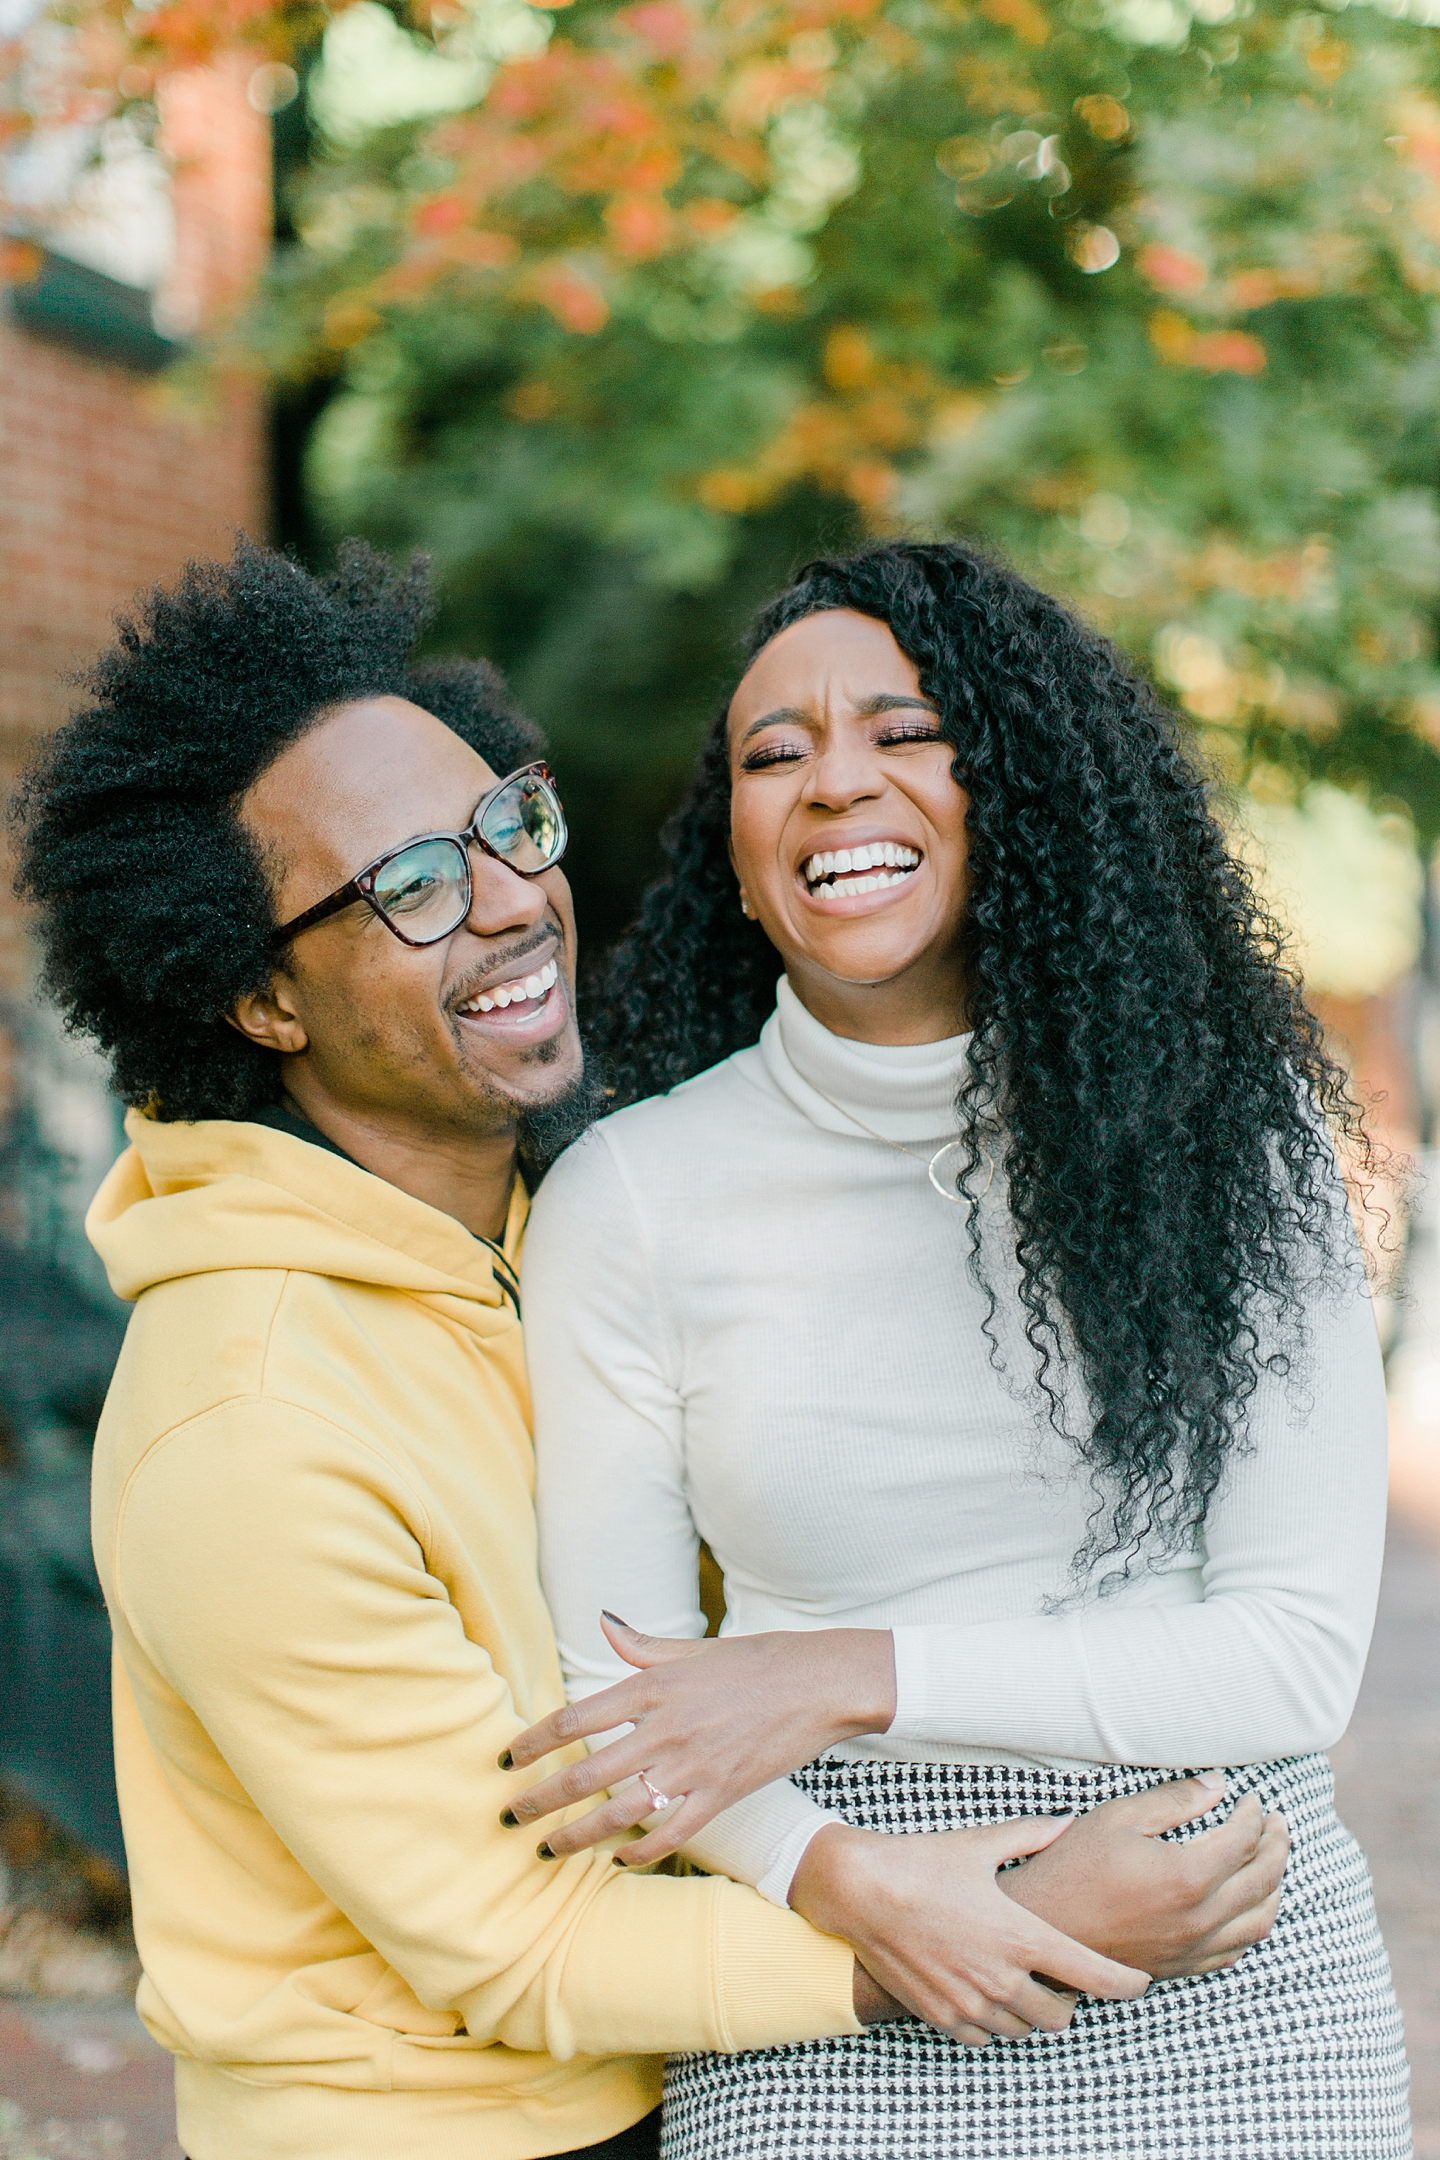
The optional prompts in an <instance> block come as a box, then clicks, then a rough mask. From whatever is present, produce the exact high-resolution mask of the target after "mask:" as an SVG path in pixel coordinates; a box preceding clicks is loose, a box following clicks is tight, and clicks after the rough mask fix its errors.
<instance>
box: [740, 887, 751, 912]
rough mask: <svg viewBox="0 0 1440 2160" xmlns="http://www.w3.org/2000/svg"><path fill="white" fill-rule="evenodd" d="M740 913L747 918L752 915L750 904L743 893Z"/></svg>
mask: <svg viewBox="0 0 1440 2160" xmlns="http://www.w3.org/2000/svg"><path fill="white" fill-rule="evenodd" d="M740 913H741V914H742V915H745V916H748V915H749V913H750V902H749V901H748V900H747V899H746V897H745V895H744V893H743V892H742V893H741V895H740Z"/></svg>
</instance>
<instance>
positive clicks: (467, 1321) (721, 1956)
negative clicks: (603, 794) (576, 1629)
mask: <svg viewBox="0 0 1440 2160" xmlns="http://www.w3.org/2000/svg"><path fill="white" fill-rule="evenodd" d="M128 1130H129V1133H130V1138H131V1142H132V1145H131V1146H130V1148H129V1149H128V1150H127V1151H126V1153H125V1154H124V1155H123V1156H122V1157H121V1159H120V1161H119V1162H118V1163H117V1164H116V1165H115V1168H114V1169H113V1170H112V1171H111V1173H110V1175H109V1177H108V1178H107V1179H106V1181H105V1183H104V1185H103V1186H102V1187H101V1190H100V1192H99V1194H98V1196H97V1198H96V1200H95V1203H94V1206H93V1208H92V1210H91V1214H90V1220H89V1226H88V1227H89V1231H90V1236H91V1238H92V1240H93V1242H94V1244H95V1246H96V1248H97V1249H98V1251H99V1252H100V1254H101V1256H102V1258H103V1259H104V1261H105V1264H106V1267H107V1268H108V1270H109V1274H110V1280H111V1282H112V1283H113V1285H114V1287H115V1289H116V1290H117V1291H118V1293H119V1294H120V1296H121V1297H125V1298H133V1299H136V1300H138V1303H137V1305H136V1309H135V1313H134V1316H133V1318H132V1320H131V1323H130V1328H129V1333H128V1335H127V1336H126V1340H125V1347H124V1351H123V1353H122V1355H121V1359H120V1364H119V1367H118V1369H117V1371H116V1375H115V1380H114V1383H113V1385H112V1387H111V1390H110V1396H109V1400H108V1402H107V1403H106V1406H105V1414H104V1417H103V1418H102V1420H101V1423H100V1430H99V1434H98V1436H97V1440H96V1446H95V1482H94V1538H95V1554H96V1560H97V1563H98V1565H99V1569H100V1577H101V1581H102V1582H103V1584H104V1587H105V1595H106V1599H107V1601H108V1603H109V1607H110V1615H111V1619H112V1622H113V1624H114V1629H115V1646H116V1661H115V1744H116V1761H117V1766H118V1775H119V1785H120V1805H121V1812H122V1815H123V1818H124V1824H125V1839H126V1846H127V1849H128V1852H129V1856H130V1864H131V1871H132V1884H133V1890H134V1898H135V1925H136V1934H137V1937H138V1940H139V1945H140V1952H141V1958H142V1961H143V1964H144V1973H145V1976H144V1979H143V1980H142V1982H141V1987H140V1995H139V2007H140V2011H141V2014H142V2016H143V2017H144V2019H145V2022H146V2024H147V2025H148V2026H149V2028H150V2030H151V2031H152V2032H153V2033H154V2035H155V2036H156V2038H157V2039H158V2040H160V2041H162V2042H163V2043H164V2044H165V2046H166V2047H168V2048H171V2049H172V2050H173V2051H174V2053H175V2055H176V2057H177V2058H178V2060H177V2065H176V2088H177V2098H178V2105H179V2118H180V2136H181V2140H182V2143H183V2144H184V2147H185V2150H186V2152H187V2153H188V2154H189V2155H190V2156H191V2160H371V2156H373V2160H531V2156H535V2155H539V2154H548V2153H555V2152H564V2151H567V2150H569V2149H571V2148H572V2147H575V2146H583V2145H587V2144H589V2143H591V2142H595V2141H598V2140H600V2139H603V2138H606V2137H609V2136H612V2135H613V2134H614V2133H615V2132H616V2131H618V2130H620V2129H623V2128H624V2127H625V2125H626V2124H628V2123H630V2122H633V2121H635V2120H636V2119H637V2118H638V2117H640V2116H641V2115H643V2114H644V2113H645V2112H646V2111H647V2109H649V2108H650V2107H652V2106H653V2105H654V2104H655V2100H656V2098H657V2094H658V2072H657V2065H656V2064H655V2063H654V2062H653V2061H645V2060H641V2059H637V2057H645V2056H652V2057H653V2056H655V2055H658V2054H661V2053H663V2052H666V2051H669V2050H672V2049H687V2048H719V2049H732V2048H754V2047H768V2046H772V2045H776V2044H779V2043H781V2042H785V2041H794V2040H808V2039H814V2038H818V2037H820V2036H822V2035H824V2034H827V2033H847V2032H854V2031H856V2030H857V2027H856V2024H855V2020H854V2016H853V2012H852V2010H851V2001H850V1990H851V1970H852V1968H851V1958H850V1952H849V1950H848V1948H847V1947H846V1946H845V1945H844V1944H842V1943H839V1942H836V1941H834V1940H832V1939H831V1938H829V1937H826V1936H822V1935H817V1934H815V1933H814V1932H813V1931H812V1930H811V1929H809V1928H808V1927H806V1926H805V1924H804V1923H803V1922H802V1921H801V1920H799V1919H798V1918H797V1917H796V1916H795V1915H793V1914H791V1913H787V1912H782V1911H779V1910H777V1909H776V1908H775V1907H774V1906H772V1905H768V1904H766V1903H765V1902H764V1901H763V1900H761V1899H760V1898H759V1897H757V1896H756V1895H755V1894H754V1892H753V1891H750V1890H748V1889H744V1888H742V1887H740V1886H738V1885H736V1884H734V1883H729V1882H723V1881H719V1880H713V1881H680V1880H670V1879H668V1878H664V1877H656V1876H650V1877H643V1876H636V1877H630V1876H626V1875H625V1874H624V1873H622V1872H621V1871H619V1870H617V1869H615V1868H613V1867H612V1866H611V1864H610V1857H609V1854H608V1852H600V1853H596V1854H589V1855H579V1856H576V1857H575V1858H573V1859H570V1860H566V1861H560V1862H551V1863H546V1862H544V1861H541V1860H539V1859H537V1858H536V1856H535V1844H536V1838H535V1834H534V1832H533V1831H531V1832H527V1831H524V1830H514V1831H506V1830H503V1829H502V1828H501V1827H500V1823H499V1814H500V1810H501V1808H502V1807H503V1806H504V1805H505V1802H506V1800H507V1799H509V1798H511V1797H513V1794H514V1790H515V1783H516V1781H515V1778H514V1776H513V1775H507V1774H506V1773H504V1772H502V1771H501V1770H500V1769H499V1767H498V1764H497V1757H498V1756H499V1754H500V1752H501V1750H502V1749H503V1748H505V1747H506V1746H507V1745H508V1744H509V1742H510V1741H511V1740H512V1739H513V1738H514V1736H515V1734H516V1733H517V1732H519V1731H521V1730H522V1729H523V1728H524V1727H525V1726H526V1725H528V1724H530V1723H531V1722H532V1721H533V1720H534V1719H535V1718H537V1717H541V1716H543V1715H544V1714H545V1713H546V1712H547V1711H549V1710H551V1709H553V1708H554V1707H555V1706H556V1705H557V1704H558V1703H559V1702H560V1701H561V1700H562V1692H561V1685H560V1675H559V1669H558V1665H557V1661H556V1656H555V1649H554V1643H553V1639H552V1635H551V1629H550V1621H549V1616H548V1614H547V1613H546V1610H545V1606H544V1603H543V1602H542V1599H541V1594H540V1589H539V1584H538V1581H537V1577H536V1568H535V1524H534V1515H533V1509H532V1470H531V1451H530V1436H529V1429H528V1407H529V1406H528V1400H527V1395H526V1387H525V1376H524V1365H523V1361H522V1356H521V1343H520V1329H519V1325H518V1323H517V1319H516V1315H515V1312H514V1309H513V1305H512V1303H511V1302H510V1300H509V1297H508V1295H507V1294H506V1292H505V1290H504V1289H503V1288H502V1285H501V1282H500V1281H499V1279H498V1278H497V1275H496V1272H495V1270H494V1267H493V1266H492V1257H491V1253H490V1251H489V1250H488V1249H487V1247H486V1246H485V1245H484V1244H482V1243H480V1242H479V1241H477V1240H476V1239H474V1238H472V1237H470V1236H469V1235H468V1234H467V1232H466V1231H464V1230H463V1229H462V1228H461V1226H460V1225H459V1224H458V1223H457V1222H455V1221H453V1220H452V1219H451V1218H450V1217H449V1216H447V1215H443V1214H440V1213H439V1212H438V1211H437V1210H436V1209H434V1208H431V1207H427V1206H426V1205H425V1204H424V1203H423V1202H421V1201H418V1200H414V1199H411V1198H410V1197H409V1195H408V1194H405V1193H402V1192H400V1191H398V1190H397V1189H396V1188H395V1187H394V1186H391V1185H387V1184H386V1183H384V1182H383V1181H382V1180H381V1179H379V1178H375V1177H372V1176H370V1175H369V1173H368V1172H366V1171H364V1170H361V1169H359V1168H358V1167H356V1166H355V1165H354V1164H352V1163H350V1162H348V1161H347V1160H345V1159H344V1158H343V1157H340V1156H337V1155H334V1154H331V1153H329V1152H328V1151H326V1150H325V1149H324V1148H322V1147H319V1146H316V1145H312V1144H311V1143H310V1142H309V1141H306V1140H303V1139H299V1138H296V1137H292V1136H291V1135H290V1134H288V1133H284V1132H279V1131H272V1130H270V1129H269V1128H267V1127H265V1126H260V1125H249V1124H228V1123H221V1122H215V1123H207V1124H197V1125H162V1124H157V1123H155V1122H153V1121H151V1120H148V1119H146V1118H143V1117H137V1116H134V1115H132V1116H131V1118H130V1120H129V1124H128ZM522 1221H523V1204H522V1203H520V1202H519V1201H517V1205H516V1207H515V1208H514V1209H513V1210H512V1214H511V1221H510V1226H509V1229H508V1231H507V1239H506V1243H507V1250H508V1252H509V1254H510V1256H511V1257H512V1258H513V1256H514V1251H515V1247H516V1246H517V1244H518V1240H519V1235H520V1228H521V1223H522ZM552 1767H553V1765H552Z"/></svg>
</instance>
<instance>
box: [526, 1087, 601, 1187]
mask: <svg viewBox="0 0 1440 2160" xmlns="http://www.w3.org/2000/svg"><path fill="white" fill-rule="evenodd" d="M604 1114H605V1087H604V1082H603V1079H602V1076H601V1071H600V1067H599V1065H598V1063H597V1062H596V1060H595V1059H594V1058H592V1057H589V1056H587V1057H586V1059H585V1062H584V1065H583V1066H582V1068H581V1071H580V1077H579V1079H578V1080H575V1081H573V1082H572V1083H571V1085H570V1086H569V1087H568V1088H566V1089H565V1090H564V1091H563V1092H562V1093H561V1094H559V1095H556V1096H553V1097H552V1098H551V1100H550V1101H549V1102H545V1103H537V1104H536V1105H534V1107H533V1108H531V1109H529V1110H527V1111H525V1113H524V1115H523V1116H522V1117H521V1119H520V1125H519V1145H520V1167H521V1169H522V1170H523V1171H524V1173H525V1183H526V1184H527V1185H528V1186H529V1188H530V1190H531V1192H534V1190H535V1188H536V1186H537V1185H538V1184H539V1183H540V1180H541V1179H542V1178H543V1177H544V1175H545V1173H546V1171H547V1170H548V1169H549V1168H550V1166H551V1164H552V1163H553V1162H554V1161H555V1160H556V1159H557V1157H559V1156H561V1155H563V1154H564V1152H565V1150H566V1148H568V1147H569V1146H570V1144H571V1143H572V1141H575V1140H578V1139H579V1138H580V1135H581V1134H582V1133H584V1132H588V1131H589V1129H590V1127H591V1126H592V1125H593V1124H594V1123H595V1121H596V1119H597V1118H600V1117H603V1116H604Z"/></svg>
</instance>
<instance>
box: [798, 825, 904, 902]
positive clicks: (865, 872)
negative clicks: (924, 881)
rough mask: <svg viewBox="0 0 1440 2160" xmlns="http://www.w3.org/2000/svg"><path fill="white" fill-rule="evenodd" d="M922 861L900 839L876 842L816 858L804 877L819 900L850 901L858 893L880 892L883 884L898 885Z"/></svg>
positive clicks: (812, 859)
mask: <svg viewBox="0 0 1440 2160" xmlns="http://www.w3.org/2000/svg"><path fill="white" fill-rule="evenodd" d="M919 860H920V857H919V854H918V853H917V851H916V850H915V849H914V848H908V847H902V846H901V845H900V843H899V842H898V841H896V840H876V841H873V842H872V843H871V845H870V846H869V847H858V848H837V849H836V850H835V851H834V852H833V853H830V854H824V855H812V856H811V857H810V860H809V861H808V862H807V863H806V864H805V865H804V870H803V873H802V874H803V876H804V879H805V882H806V884H807V885H808V886H809V888H810V891H811V892H812V893H813V894H815V896H816V897H817V898H819V899H822V900H833V899H848V898H850V897H851V896H852V895H853V894H856V893H867V892H878V891H879V890H880V887H881V886H882V885H898V884H899V883H900V881H901V879H902V878H905V877H908V876H909V875H910V872H911V871H912V870H913V869H914V868H915V866H916V864H917V863H918V862H919ZM857 872H858V873H859V874H858V875H856V874H855V873H857ZM877 873H878V874H877Z"/></svg>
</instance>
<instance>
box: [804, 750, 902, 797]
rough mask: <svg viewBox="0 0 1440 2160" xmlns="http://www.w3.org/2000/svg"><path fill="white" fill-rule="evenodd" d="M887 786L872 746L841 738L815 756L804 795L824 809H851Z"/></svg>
mask: <svg viewBox="0 0 1440 2160" xmlns="http://www.w3.org/2000/svg"><path fill="white" fill-rule="evenodd" d="M884 790H885V775H884V772H883V771H882V769H881V767H880V764H879V762H878V760H877V759H876V758H875V757H874V756H873V755H871V754H870V753H869V751H868V748H867V747H862V746H861V745H860V744H857V743H846V742H839V743H835V744H828V745H827V746H826V747H825V748H824V749H823V750H822V751H821V752H820V755H819V756H818V757H816V758H814V759H813V760H812V762H811V764H810V768H809V771H808V772H807V773H806V775H805V790H804V799H805V801H806V802H808V803H814V804H815V805H817V806H818V807H819V808H822V809H826V810H848V809H849V808H850V807H851V805H852V804H854V803H857V802H869V801H873V799H874V798H875V797H876V796H877V795H881V794H883V793H884Z"/></svg>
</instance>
